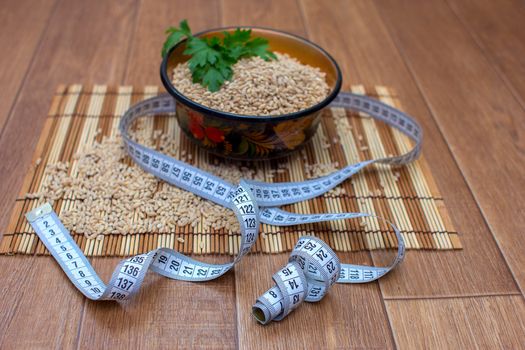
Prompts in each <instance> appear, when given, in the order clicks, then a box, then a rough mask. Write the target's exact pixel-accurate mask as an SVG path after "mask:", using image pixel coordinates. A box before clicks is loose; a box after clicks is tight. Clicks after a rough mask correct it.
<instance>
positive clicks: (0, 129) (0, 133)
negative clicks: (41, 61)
mask: <svg viewBox="0 0 525 350" xmlns="http://www.w3.org/2000/svg"><path fill="white" fill-rule="evenodd" d="M59 1H60V0H55V2H54V3H53V8H52V9H51V11H50V12H49V16H48V18H47V19H46V24H45V26H44V29H43V30H42V34H41V35H40V37H39V40H38V44H36V45H35V49H34V50H33V54H32V56H33V57H35V56H36V55H37V53H38V52H39V51H40V48H41V46H42V43H43V40H42V38H44V37H45V35H46V33H47V31H48V28H49V24H50V23H51V18H52V17H53V16H54V14H55V13H56V9H57V7H58V3H59ZM34 62H35V61H34V60H31V63H30V64H29V65H28V66H27V69H26V71H25V73H24V76H23V78H22V81H21V82H20V85H19V86H18V89H17V91H16V95H15V98H14V99H13V101H12V103H11V107H9V112H8V113H7V118H6V119H5V121H4V123H3V124H2V125H0V140H1V139H2V136H3V135H4V131H5V129H6V128H7V124H8V123H9V121H10V120H11V117H12V115H13V110H14V108H15V106H16V104H17V102H18V99H19V97H20V92H21V91H22V88H23V87H24V86H25V83H26V81H27V77H28V76H29V72H30V71H31V68H32V67H33V64H34Z"/></svg>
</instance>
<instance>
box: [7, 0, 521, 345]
mask: <svg viewBox="0 0 525 350" xmlns="http://www.w3.org/2000/svg"><path fill="white" fill-rule="evenodd" d="M183 18H187V19H188V20H189V22H190V24H191V25H192V27H193V29H195V30H202V29H206V28H210V27H218V26H221V25H241V24H245V25H260V26H269V27H274V28H278V29H282V30H286V31H290V32H293V33H296V34H299V35H302V36H306V37H308V38H310V39H311V40H313V41H314V42H316V43H318V44H320V45H321V46H323V47H324V48H326V49H327V50H328V51H329V52H330V53H332V54H333V55H334V56H335V58H336V59H337V61H338V62H339V63H340V65H341V67H342V69H343V72H344V86H345V87H346V89H348V87H349V86H350V85H352V84H365V85H368V86H373V85H387V86H390V87H393V88H394V89H395V90H396V91H397V92H398V94H399V98H400V100H401V101H402V103H403V105H404V106H405V108H406V110H407V112H409V113H410V114H412V115H414V116H416V117H417V119H418V120H419V121H420V122H421V124H422V125H423V128H424V131H425V143H424V154H425V156H426V158H427V159H428V160H429V162H430V165H431V170H432V172H433V174H434V176H435V178H436V181H437V184H438V186H439V188H440V190H441V192H442V194H443V197H444V198H445V203H446V205H447V206H448V208H449V209H450V213H451V216H452V220H453V223H454V225H455V227H456V228H457V230H458V231H459V232H460V233H461V241H462V243H463V246H464V249H463V250H462V251H450V252H420V251H417V252H416V251H411V252H409V253H408V255H407V257H406V260H405V262H404V263H403V264H402V266H401V267H400V268H398V269H397V270H396V271H395V272H394V273H392V274H391V275H389V276H387V277H385V278H384V279H382V280H381V281H380V282H379V283H372V284H366V285H356V286H350V285H344V286H343V285H338V286H336V287H334V288H333V290H332V291H331V292H330V294H329V295H328V296H327V297H326V298H325V299H324V300H323V301H322V302H320V303H318V304H313V305H312V304H309V305H304V306H302V307H301V308H300V309H298V310H297V311H295V312H294V314H292V315H291V316H290V317H288V319H287V320H285V321H283V322H281V323H274V324H272V325H270V326H267V327H261V326H259V325H258V324H256V323H255V322H254V321H253V320H252V318H251V316H250V307H251V305H252V303H253V301H254V299H255V297H256V296H257V295H259V294H260V293H261V292H262V291H264V290H265V289H266V288H268V286H269V283H270V278H271V274H272V273H273V272H274V271H275V270H276V269H277V268H278V267H280V266H282V265H283V263H284V261H285V260H286V255H256V256H248V257H247V258H245V260H244V261H243V262H242V264H240V265H239V266H238V267H236V268H235V272H234V273H229V274H228V275H227V276H225V277H223V278H221V279H219V280H217V281H213V282H210V283H206V284H191V283H185V282H175V281H170V280H168V279H165V278H160V277H158V276H154V275H151V276H148V277H147V278H146V282H145V286H144V288H143V289H142V291H141V292H140V294H139V295H138V296H137V297H136V298H135V299H134V300H131V301H129V302H126V303H122V304H117V303H112V302H111V303H110V302H98V303H96V302H91V301H88V300H86V299H85V298H84V297H82V296H81V294H80V293H79V292H77V291H76V290H75V289H74V288H73V287H72V285H71V284H70V283H69V282H67V281H66V279H65V277H64V274H63V272H62V271H61V270H60V268H59V267H58V265H57V264H56V263H54V261H53V260H52V259H51V258H45V257H43V258H41V257H32V256H1V257H0V348H2V349H10V348H24V349H26V348H61V349H62V348H65V349H69V348H79V347H80V348H101V347H102V346H104V347H110V346H111V347H115V348H149V347H151V348H157V347H162V348H175V347H181V348H187V347H206V348H235V347H239V348H250V349H255V348H268V347H270V346H272V347H276V348H277V347H279V348H302V347H308V348H314V349H319V348H381V349H382V348H400V349H407V348H415V349H423V348H425V349H426V348H435V349H444V348H464V349H471V348H508V349H517V348H520V347H521V348H524V347H525V300H524V295H523V292H524V291H525V237H524V236H523V235H524V228H525V201H524V198H525V141H524V140H525V59H524V57H525V21H524V20H523V19H524V18H525V3H524V2H523V1H521V0H501V1H493V0H470V1H468V0H464V1H455V0H446V1H438V0H435V1H417V0H414V1H408V0H378V1H365V0H362V1H345V0H341V1H330V2H328V1H317V0H274V1H271V0H257V1H245V0H232V1H230V0H223V1H218V0H202V1H195V0H193V1H191V2H190V1H183V0H165V1H142V2H140V1H138V0H137V1H134V0H119V1H102V0H101V1H93V0H90V1H80V0H79V1H71V0H41V1H31V0H3V1H2V6H1V7H0V23H1V24H0V26H1V29H2V30H0V47H2V48H3V51H2V55H0V87H1V91H2V94H1V96H0V159H1V161H0V193H1V199H0V213H1V215H0V230H2V231H3V230H4V229H5V227H6V225H7V219H8V216H9V211H10V208H11V204H12V203H13V200H14V199H15V196H16V195H17V193H18V190H19V188H20V186H21V182H22V179H23V174H24V173H25V171H26V169H27V167H28V165H29V163H30V158H31V155H32V153H33V150H34V147H35V145H36V141H37V136H38V135H39V133H40V130H41V127H42V125H43V122H44V118H45V115H46V112H47V109H48V107H49V104H50V100H51V95H52V93H53V91H54V90H55V88H56V86H57V85H58V84H60V83H66V84H68V83H83V84H89V83H104V84H135V85H139V84H157V85H158V84H160V79H159V74H158V70H159V61H160V47H161V44H162V42H163V39H164V37H163V32H164V29H165V28H166V27H167V26H169V25H173V24H177V23H178V22H179V21H180V20H181V19H183ZM342 258H343V259H345V260H346V261H347V262H353V263H372V262H374V263H381V261H382V260H383V259H382V256H380V255H379V254H377V253H372V254H369V253H363V252H361V253H347V254H346V256H343V257H342ZM117 261H118V259H113V258H101V259H93V263H94V266H95V268H96V269H97V271H98V272H99V273H100V274H101V275H102V277H103V278H104V279H106V280H107V279H108V277H109V275H110V273H111V271H112V270H113V268H114V266H115V265H116V263H117ZM255 276H257V278H255Z"/></svg>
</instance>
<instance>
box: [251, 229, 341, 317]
mask: <svg viewBox="0 0 525 350" xmlns="http://www.w3.org/2000/svg"><path fill="white" fill-rule="evenodd" d="M288 261H289V262H288V264H287V265H286V266H285V267H283V268H282V269H281V270H279V271H278V272H277V273H276V274H275V275H274V276H273V280H274V282H275V284H276V285H275V286H274V287H272V288H270V289H268V290H267V291H266V292H265V293H264V294H263V295H261V296H260V297H259V298H258V299H257V301H256V302H255V304H254V305H253V307H252V314H253V316H254V317H255V319H256V320H257V321H258V322H259V323H261V324H268V323H269V322H270V321H272V320H275V321H280V320H282V319H283V318H285V317H286V316H288V314H289V313H290V312H292V311H293V310H295V309H296V308H297V307H298V306H299V305H300V304H301V303H302V302H303V301H307V302H317V301H319V300H321V299H322V298H323V297H324V296H325V295H326V293H327V292H328V290H329V289H330V287H332V285H333V284H334V283H335V282H336V281H337V279H338V278H339V273H340V271H341V263H340V262H339V258H338V257H337V255H336V254H335V252H334V251H333V250H332V249H331V248H330V247H329V246H328V245H327V244H326V243H325V242H324V241H323V240H321V239H319V238H316V237H312V236H303V237H301V238H300V239H299V241H298V242H297V244H296V245H295V247H294V249H293V250H292V253H291V254H290V259H289V260H288Z"/></svg>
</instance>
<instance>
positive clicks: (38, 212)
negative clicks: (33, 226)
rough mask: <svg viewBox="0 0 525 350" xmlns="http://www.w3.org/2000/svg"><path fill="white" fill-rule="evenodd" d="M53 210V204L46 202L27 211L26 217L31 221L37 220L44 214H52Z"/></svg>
mask: <svg viewBox="0 0 525 350" xmlns="http://www.w3.org/2000/svg"><path fill="white" fill-rule="evenodd" d="M51 212H53V207H51V204H49V203H44V204H42V205H41V206H39V207H38V208H35V209H33V210H31V211H30V212H29V213H26V219H27V221H29V222H30V223H31V222H35V221H36V220H38V219H39V218H41V217H42V216H45V215H47V214H50V213H51Z"/></svg>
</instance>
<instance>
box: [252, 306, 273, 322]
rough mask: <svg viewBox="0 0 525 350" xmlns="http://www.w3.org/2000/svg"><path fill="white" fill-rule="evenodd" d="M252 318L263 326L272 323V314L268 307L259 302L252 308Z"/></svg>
mask: <svg viewBox="0 0 525 350" xmlns="http://www.w3.org/2000/svg"><path fill="white" fill-rule="evenodd" d="M252 316H253V318H255V320H256V321H257V322H259V323H260V324H262V325H265V324H268V323H269V322H270V321H271V316H270V312H269V311H268V309H267V308H266V306H265V305H264V304H262V303H261V302H259V301H257V302H256V303H255V305H253V306H252Z"/></svg>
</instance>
